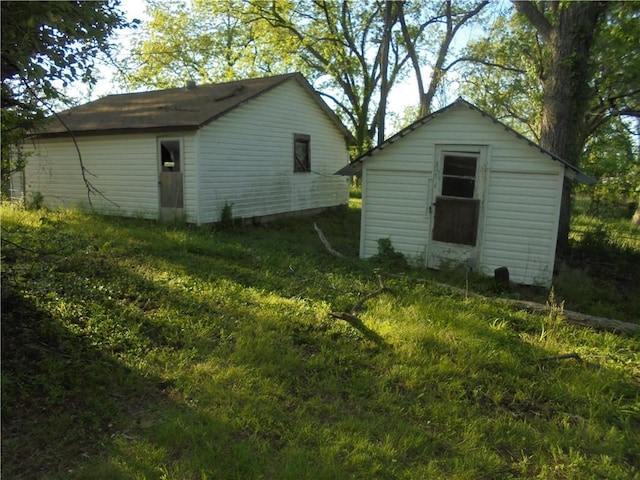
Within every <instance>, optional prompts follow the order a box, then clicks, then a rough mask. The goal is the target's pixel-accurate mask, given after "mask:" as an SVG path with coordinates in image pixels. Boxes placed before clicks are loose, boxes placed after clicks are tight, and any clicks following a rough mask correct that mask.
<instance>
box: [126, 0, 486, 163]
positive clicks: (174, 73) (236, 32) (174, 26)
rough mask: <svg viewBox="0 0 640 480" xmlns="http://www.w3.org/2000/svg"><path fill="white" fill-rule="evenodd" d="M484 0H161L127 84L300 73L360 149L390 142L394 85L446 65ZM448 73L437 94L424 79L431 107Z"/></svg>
mask: <svg viewBox="0 0 640 480" xmlns="http://www.w3.org/2000/svg"><path fill="white" fill-rule="evenodd" d="M486 4H487V2H486V1H480V2H477V1H475V0H473V1H470V2H462V0H461V1H459V2H455V3H454V4H453V6H452V2H450V1H443V2H427V3H425V2H411V1H402V2H396V1H389V0H386V1H383V0H378V1H374V2H349V1H346V0H343V1H339V2H337V1H333V0H295V1H294V0H272V1H264V0H247V1H238V0H225V1H223V2H216V1H214V2H212V1H207V0H195V1H193V2H191V3H190V4H187V3H184V2H180V1H178V2H173V3H167V2H155V3H152V4H151V5H150V8H149V10H148V12H149V15H150V17H151V21H150V22H149V23H148V24H147V26H146V28H145V30H144V31H143V35H141V36H140V40H139V41H138V42H137V43H136V45H135V48H134V51H133V57H134V59H135V62H134V65H136V66H137V69H136V70H135V71H133V72H131V73H130V74H129V75H128V78H127V79H126V84H127V86H129V87H139V86H143V85H144V86H153V87H160V88H165V87H168V86H177V85H179V84H181V83H183V82H184V80H185V79H191V80H195V81H202V82H210V81H219V80H231V79H235V78H239V77H243V78H244V77H251V76H257V75H264V74H275V73H282V72H284V71H292V70H296V71H300V72H301V73H303V74H304V75H305V76H306V77H307V78H308V79H309V80H310V81H311V82H312V83H313V84H314V85H315V87H316V88H317V89H318V90H319V91H320V94H321V95H323V96H324V97H325V99H327V101H328V103H329V104H331V105H332V106H333V107H334V109H335V110H336V113H337V114H338V115H339V116H340V118H341V119H342V120H343V121H344V122H345V124H347V125H348V126H349V127H350V128H351V129H352V131H353V132H354V135H355V137H356V139H357V142H358V152H356V153H361V152H362V151H364V150H366V149H368V148H369V147H370V146H371V144H372V143H373V140H374V138H376V137H377V139H378V141H380V140H382V139H383V138H384V135H385V128H384V127H385V122H386V106H387V100H388V96H389V93H390V92H391V90H392V89H393V88H394V86H396V85H397V84H398V83H399V82H400V81H401V80H402V79H403V78H406V76H407V75H409V74H410V73H411V69H412V68H413V71H418V72H421V68H424V67H425V65H427V64H428V62H429V59H430V58H431V57H432V56H433V55H432V52H433V51H434V49H435V50H437V52H438V54H439V57H442V62H444V59H445V58H446V56H447V52H448V51H449V47H450V45H451V42H452V39H453V36H454V35H455V34H456V33H457V32H458V31H459V30H460V28H461V27H462V26H463V25H465V24H467V23H468V22H470V21H471V20H472V19H474V18H475V16H476V15H477V14H478V13H479V12H480V11H481V10H482V9H483V8H484V6H485V5H486ZM441 32H444V34H442V35H441ZM441 39H443V40H442V41H441ZM436 65H437V62H436ZM445 75H446V72H445V73H444V74H441V75H438V76H434V77H433V78H432V80H431V81H430V82H429V83H428V86H427V87H428V88H427V90H428V92H430V93H431V96H426V95H425V91H424V86H425V84H426V83H427V82H422V81H421V82H420V90H419V92H418V93H419V96H416V99H417V100H418V101H422V102H424V104H425V105H429V107H430V102H431V101H432V100H433V97H434V95H435V92H436V91H437V90H438V88H440V87H441V85H442V84H443V82H444V81H445ZM421 79H422V77H421ZM426 110H428V108H426Z"/></svg>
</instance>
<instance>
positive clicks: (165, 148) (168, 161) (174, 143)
mask: <svg viewBox="0 0 640 480" xmlns="http://www.w3.org/2000/svg"><path fill="white" fill-rule="evenodd" d="M160 162H161V163H160V166H161V167H162V171H163V172H179V171H180V141H179V140H162V141H161V142H160Z"/></svg>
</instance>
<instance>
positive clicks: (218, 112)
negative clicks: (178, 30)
mask: <svg viewBox="0 0 640 480" xmlns="http://www.w3.org/2000/svg"><path fill="white" fill-rule="evenodd" d="M290 80H295V81H297V82H298V83H299V84H300V85H302V86H303V87H305V88H306V89H307V90H308V91H309V93H310V94H311V96H312V97H313V98H314V100H315V101H316V102H317V103H318V105H319V106H320V107H321V108H322V109H323V110H325V112H326V113H327V115H328V116H329V117H330V118H331V120H332V121H334V122H335V123H336V125H337V126H338V128H339V129H340V131H341V132H342V133H343V135H344V136H345V137H346V138H348V139H349V140H351V139H352V138H353V137H352V135H351V134H350V133H349V131H348V130H347V129H346V128H345V126H344V125H343V124H342V122H340V120H339V119H338V117H337V116H336V115H335V114H334V113H333V111H332V110H331V109H330V108H329V107H328V106H327V104H326V103H324V101H323V100H322V99H321V98H320V96H319V95H318V93H317V92H316V91H315V90H314V89H313V87H312V86H311V85H309V83H308V82H307V81H306V79H305V78H304V77H303V76H302V75H301V74H300V73H289V74H284V75H277V76H273V77H265V78H252V79H247V80H237V81H234V82H226V83H216V84H210V85H197V86H191V87H183V88H172V89H169V90H156V91H151V92H141V93H127V94H121V95H108V96H106V97H103V98H100V99H98V100H95V101H93V102H89V103H86V104H84V105H80V106H78V107H74V108H71V109H69V110H65V111H63V112H60V113H58V114H57V116H56V117H55V118H52V121H51V123H49V125H48V126H47V127H46V128H45V129H44V130H41V131H39V132H37V133H36V135H37V136H40V137H50V136H66V135H70V133H69V130H71V131H72V132H73V134H74V135H89V134H91V135H95V134H120V133H139V132H163V131H180V130H195V129H198V128H200V127H202V126H204V125H207V124H208V123H211V122H213V121H214V120H216V119H217V118H220V117H221V116H223V115H224V114H226V113H228V112H230V111H231V110H233V109H234V108H237V107H239V106H240V105H242V104H244V103H245V102H247V101H249V100H251V99H252V98H255V97H257V96H259V95H261V94H263V93H266V92H268V91H269V90H271V89H273V88H275V87H277V86H279V85H281V84H283V83H285V82H287V81H290ZM61 120H62V122H61ZM63 122H64V124H63Z"/></svg>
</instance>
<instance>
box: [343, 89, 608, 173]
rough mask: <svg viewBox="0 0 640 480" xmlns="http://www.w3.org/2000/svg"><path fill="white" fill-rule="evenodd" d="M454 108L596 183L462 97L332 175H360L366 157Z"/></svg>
mask: <svg viewBox="0 0 640 480" xmlns="http://www.w3.org/2000/svg"><path fill="white" fill-rule="evenodd" d="M456 106H464V107H466V108H468V109H470V110H472V111H475V112H477V113H479V114H480V115H482V116H483V117H485V118H487V119H488V120H490V121H492V122H493V123H495V124H496V125H499V126H500V127H501V128H504V129H505V130H506V131H507V132H509V133H510V134H512V135H514V136H515V137H516V138H518V139H519V140H521V141H523V142H526V143H527V144H528V145H529V146H530V147H532V148H534V149H536V150H538V151H539V152H540V153H542V154H544V155H546V156H548V157H550V158H551V159H552V160H554V161H556V162H559V163H561V164H562V165H563V166H564V167H565V175H566V176H567V177H568V178H570V179H571V180H576V181H578V182H581V183H586V184H587V185H593V184H594V183H596V181H595V180H594V179H593V178H591V177H589V176H588V175H586V174H584V173H583V172H582V171H581V170H580V169H579V168H577V167H576V166H574V165H571V164H570V163H569V162H567V161H566V160H563V159H562V158H560V157H558V156H557V155H555V154H553V153H551V152H550V151H548V150H546V149H544V148H542V147H541V146H540V145H538V144H537V143H535V142H533V141H531V140H529V139H528V138H526V137H525V136H524V135H522V134H521V133H518V132H517V131H515V130H514V129H513V128H511V127H509V126H508V125H505V124H504V123H502V122H501V121H500V120H498V119H497V118H495V117H493V116H491V115H490V114H488V113H487V112H485V111H483V110H482V109H480V108H478V107H476V106H475V105H473V104H472V103H470V102H468V101H466V100H465V99H463V98H462V97H460V98H458V99H457V100H456V101H455V102H453V103H452V104H450V105H447V106H446V107H444V108H442V109H440V110H438V111H437V112H433V113H431V114H429V115H426V116H424V117H422V118H420V119H418V120H417V121H415V122H414V123H412V124H411V125H409V126H408V127H406V128H404V129H403V130H400V131H399V132H398V133H396V134H395V135H392V136H391V137H389V138H387V139H386V140H385V141H384V142H382V143H380V144H379V145H378V146H376V147H374V148H372V149H371V150H369V151H368V152H365V153H363V154H362V155H360V156H359V157H358V158H356V159H355V160H354V161H353V162H351V163H350V164H349V165H347V166H346V167H344V168H342V169H340V170H338V171H337V172H336V173H335V174H334V175H357V174H358V173H360V172H361V171H362V163H363V162H364V161H365V160H366V158H367V157H370V156H372V155H374V154H375V152H376V151H378V150H384V149H385V148H386V147H388V146H389V145H392V144H393V143H395V142H397V141H398V140H400V139H401V138H402V137H405V136H407V135H408V134H410V133H411V132H413V131H414V130H416V129H418V128H420V127H422V126H423V125H425V124H427V123H429V122H431V121H432V120H433V119H435V118H436V117H438V116H440V115H442V114H443V113H444V112H446V111H448V110H451V109H452V108H454V107H456Z"/></svg>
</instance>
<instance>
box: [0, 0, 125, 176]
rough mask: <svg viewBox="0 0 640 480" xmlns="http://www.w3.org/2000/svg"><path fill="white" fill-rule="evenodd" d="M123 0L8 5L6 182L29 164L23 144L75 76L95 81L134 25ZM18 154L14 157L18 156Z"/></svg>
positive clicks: (5, 5)
mask: <svg viewBox="0 0 640 480" xmlns="http://www.w3.org/2000/svg"><path fill="white" fill-rule="evenodd" d="M118 4H119V2H117V1H115V0H109V1H105V2H85V1H76V2H16V1H6V2H2V3H1V4H0V5H1V7H2V15H1V18H2V47H1V49H2V182H3V184H4V183H5V182H6V181H7V179H8V176H9V174H10V173H11V171H13V170H15V169H20V168H22V167H23V166H24V158H23V157H22V156H21V155H20V149H19V147H20V145H21V143H22V140H23V138H24V136H25V135H26V133H27V132H29V131H31V130H33V129H35V128H36V127H38V126H39V125H41V123H42V122H43V121H44V119H45V116H46V115H47V114H48V113H49V112H48V111H47V110H46V108H47V105H49V106H50V105H51V102H52V101H54V100H56V101H58V100H63V99H64V96H63V94H62V90H63V88H64V87H66V86H67V85H68V84H69V83H71V82H73V81H75V80H82V81H83V82H87V83H91V82H93V81H94V78H93V71H92V69H93V65H94V61H95V57H96V55H97V54H98V53H99V52H106V51H108V49H109V44H108V39H109V37H110V36H111V34H112V33H113V32H114V31H115V30H116V29H118V28H122V27H124V26H130V25H128V24H126V23H125V22H124V20H123V13H122V12H121V11H119V10H118V8H117V7H118ZM12 157H13V158H12Z"/></svg>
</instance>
